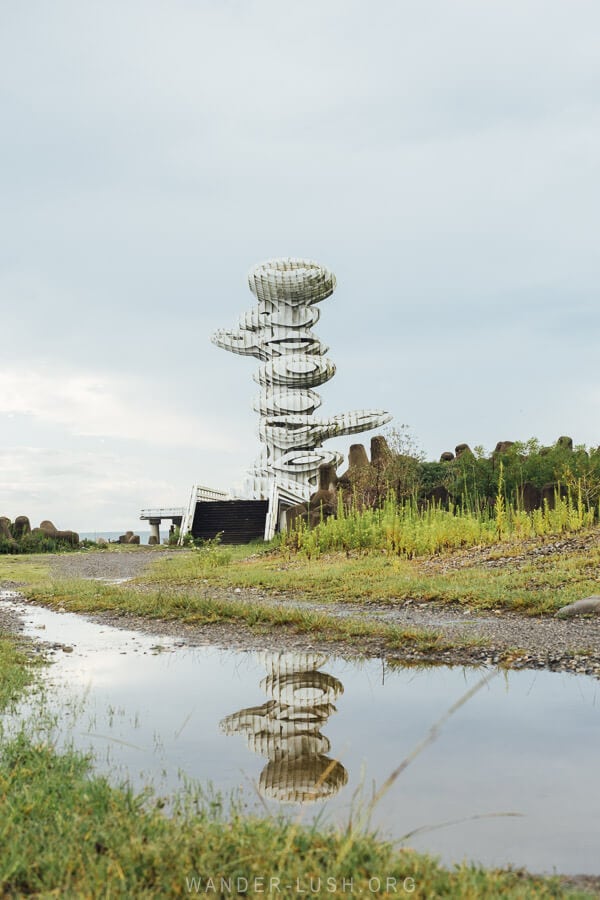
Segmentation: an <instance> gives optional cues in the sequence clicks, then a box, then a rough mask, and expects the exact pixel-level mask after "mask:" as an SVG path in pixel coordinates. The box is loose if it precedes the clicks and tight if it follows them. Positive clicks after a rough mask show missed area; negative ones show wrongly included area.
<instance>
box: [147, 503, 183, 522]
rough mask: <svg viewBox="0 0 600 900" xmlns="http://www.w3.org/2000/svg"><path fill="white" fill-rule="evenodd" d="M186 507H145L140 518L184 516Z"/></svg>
mask: <svg viewBox="0 0 600 900" xmlns="http://www.w3.org/2000/svg"><path fill="white" fill-rule="evenodd" d="M184 512H185V509H184V507H183V506H165V507H160V508H158V507H157V508H156V509H143V510H142V511H141V512H140V519H172V518H178V517H179V516H183V514H184Z"/></svg>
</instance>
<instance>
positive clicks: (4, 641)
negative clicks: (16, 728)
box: [0, 631, 33, 711]
mask: <svg viewBox="0 0 600 900" xmlns="http://www.w3.org/2000/svg"><path fill="white" fill-rule="evenodd" d="M32 681H33V672H32V662H31V659H30V658H29V656H28V655H27V653H26V651H25V649H24V647H23V645H22V644H21V643H20V642H18V641H16V640H15V639H14V638H12V637H9V636H8V635H4V634H2V632H1V631H0V711H2V710H3V709H6V707H7V706H9V705H10V704H11V703H13V702H14V701H15V700H16V699H17V698H18V697H19V696H20V695H21V694H22V693H23V691H24V690H25V688H26V687H27V686H28V685H29V684H31V682H32Z"/></svg>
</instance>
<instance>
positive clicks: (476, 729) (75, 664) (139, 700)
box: [0, 573, 600, 875]
mask: <svg viewBox="0 0 600 900" xmlns="http://www.w3.org/2000/svg"><path fill="white" fill-rule="evenodd" d="M113 575H114V573H113ZM115 577H116V576H115ZM0 608H2V610H3V612H4V614H5V615H7V614H10V615H12V616H15V615H19V616H20V617H21V618H22V621H23V623H24V633H25V634H26V635H27V636H29V637H31V638H34V639H36V640H38V641H44V642H45V644H46V646H47V647H49V648H50V656H51V658H53V659H54V661H55V664H54V665H53V666H51V667H50V668H49V670H48V672H47V674H46V676H45V677H46V679H47V683H48V686H49V692H48V701H47V704H48V706H47V712H48V714H49V715H50V717H52V715H53V714H55V715H56V718H57V723H58V724H57V725H56V728H57V731H58V734H59V736H60V741H63V742H66V741H69V740H74V741H75V743H76V745H77V746H79V747H81V748H85V749H87V748H89V747H91V748H92V749H93V750H94V752H95V754H96V757H97V767H98V768H99V769H101V770H106V771H108V772H110V773H111V775H112V777H113V778H115V779H116V780H118V779H119V778H122V777H128V778H130V779H131V780H132V781H133V782H134V783H135V784H136V785H137V786H141V785H142V784H145V783H148V782H151V783H153V784H154V786H155V788H156V789H157V790H158V791H159V793H160V792H164V793H165V795H168V794H169V793H170V792H171V791H172V790H173V788H176V787H180V786H181V784H182V783H183V780H185V778H192V779H198V780H199V781H200V782H201V783H202V784H203V785H206V784H207V783H208V782H211V783H212V785H213V786H214V789H215V790H217V791H221V792H223V793H224V794H225V795H228V794H229V793H231V792H238V791H240V790H241V791H242V794H243V798H244V801H245V803H246V804H247V806H248V807H249V808H250V809H251V810H253V811H257V812H262V813H265V812H266V813H268V814H271V815H273V814H276V813H278V812H285V813H286V814H291V815H294V816H296V815H300V816H301V817H302V821H305V822H310V821H311V820H312V819H313V818H314V817H315V816H319V817H320V818H321V821H325V822H330V821H331V822H338V823H346V822H347V821H348V820H349V818H350V817H352V818H353V820H354V821H356V819H357V817H360V814H361V811H362V812H364V811H365V810H366V809H367V807H368V805H369V801H370V799H371V798H372V796H373V793H374V791H376V790H377V789H378V788H379V787H380V786H381V785H382V783H383V782H384V781H385V779H386V778H387V776H388V775H389V774H390V772H391V771H392V770H393V769H394V768H395V767H396V766H397V765H398V764H399V763H400V762H401V761H402V760H403V759H405V758H406V757H407V756H408V755H409V754H410V753H411V751H412V750H413V749H414V748H415V747H417V746H418V745H419V743H420V742H422V741H423V739H424V738H426V737H427V735H428V734H429V732H430V730H431V728H432V726H434V725H435V723H436V722H439V721H440V720H441V719H442V718H443V717H444V716H445V714H446V713H447V711H448V709H449V708H450V707H451V706H452V705H453V704H455V703H456V702H457V701H459V700H460V699H461V698H462V697H464V696H465V694H466V692H467V691H468V690H469V689H471V688H474V687H476V686H477V685H478V684H479V683H480V682H481V679H482V677H483V678H484V679H487V680H485V681H484V682H483V683H482V684H481V685H480V687H479V690H477V691H476V692H475V693H474V695H473V696H472V697H471V698H470V699H469V700H468V702H466V703H465V704H464V705H463V706H461V707H460V708H458V709H457V711H456V712H455V713H454V714H453V715H452V716H451V717H450V718H449V719H448V720H447V721H446V722H445V723H444V724H443V726H442V727H441V729H440V733H439V735H438V737H437V739H435V740H433V741H431V742H430V743H428V744H427V745H426V746H425V747H424V749H423V751H422V752H421V753H420V754H419V755H417V757H416V758H415V760H414V762H412V763H411V765H410V766H409V767H408V768H407V769H406V771H405V772H404V773H403V774H402V776H401V778H399V779H398V781H396V783H395V784H393V785H392V787H391V788H390V789H389V790H388V791H387V792H385V793H384V795H383V796H382V798H381V799H380V800H379V801H378V802H377V804H376V805H375V807H374V809H373V810H372V811H371V816H370V820H371V824H372V825H374V826H375V827H377V828H378V829H379V830H380V831H382V832H383V833H385V834H387V835H388V836H391V837H393V838H395V839H401V838H403V836H406V837H405V840H406V842H407V843H408V844H409V845H411V846H413V847H415V849H418V850H427V851H430V852H433V853H436V854H440V855H441V856H442V858H443V859H444V860H445V861H446V862H451V861H456V860H459V859H461V858H464V857H466V858H468V859H473V860H477V861H479V862H482V863H484V864H486V865H505V864H508V863H512V864H514V865H517V866H526V867H527V868H529V869H530V870H532V871H539V872H542V871H543V872H552V871H553V870H555V871H561V872H564V873H580V874H582V873H587V874H589V875H597V874H598V873H599V860H598V853H597V835H598V832H599V829H600V800H599V799H598V798H599V797H600V772H599V770H598V766H597V747H598V744H599V741H600V702H599V701H600V685H599V684H598V681H597V680H596V679H594V678H590V677H587V676H573V675H568V674H564V673H562V674H554V673H550V672H537V673H534V672H510V673H506V672H500V673H499V672H498V671H497V670H496V669H495V668H493V667H490V668H487V669H484V670H479V671H477V670H474V669H472V668H467V669H463V668H457V667H455V668H449V667H437V668H434V669H421V670H414V669H406V668H393V667H390V666H388V665H386V664H385V663H384V662H383V661H381V660H364V661H357V660H352V659H348V658H346V659H345V658H343V657H340V656H336V655H329V656H328V655H326V654H321V653H318V652H313V651H306V650H305V651H303V652H296V653H280V652H272V651H271V652H268V651H267V652H262V653H257V652H248V651H235V650H231V649H229V650H223V649H220V648H217V647H214V646H210V645H208V644H207V645H206V646H197V645H196V646H190V645H188V644H187V643H186V642H184V641H183V640H181V639H179V640H178V639H174V638H173V637H169V636H166V635H163V636H161V637H158V638H157V637H156V636H148V635H143V634H141V633H140V632H137V631H131V630H126V629H122V628H113V627H111V626H109V625H108V624H106V623H98V622H97V621H95V622H92V621H89V620H87V619H86V617H82V616H77V615H74V614H70V613H57V612H51V611H49V610H46V609H43V608H41V607H36V606H33V605H32V604H23V603H21V602H19V600H18V598H17V597H15V596H14V595H12V596H6V595H4V597H3V599H2V602H1V603H0ZM30 711H31V708H30ZM27 712H28V709H27V707H25V708H24V709H23V710H22V714H23V715H26V714H27ZM37 718H38V719H39V716H38V717H37ZM60 741H59V744H60Z"/></svg>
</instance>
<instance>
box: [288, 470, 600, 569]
mask: <svg viewBox="0 0 600 900" xmlns="http://www.w3.org/2000/svg"><path fill="white" fill-rule="evenodd" d="M595 518H596V510H595V509H594V508H593V507H589V506H587V505H586V504H584V502H583V500H582V496H581V490H580V491H579V493H578V494H577V495H576V496H572V495H571V493H569V494H568V495H567V496H566V497H561V496H560V495H559V493H558V489H557V493H556V495H555V497H554V502H553V505H552V506H550V505H549V504H548V502H545V503H544V506H543V508H541V509H535V510H533V511H532V512H526V511H525V510H524V509H522V508H520V507H519V506H518V505H516V504H508V503H507V502H506V499H505V497H504V494H503V493H502V466H501V467H500V481H499V486H498V494H497V496H496V498H495V504H494V506H493V507H492V508H489V507H488V506H485V507H484V508H470V507H458V506H452V507H450V508H449V509H446V508H444V507H443V506H441V505H440V504H436V503H435V502H431V503H428V504H427V505H425V506H419V505H418V504H417V503H416V501H414V500H406V501H403V502H400V501H398V500H396V498H395V497H394V496H393V495H390V496H389V497H388V499H387V500H386V501H385V502H384V504H383V505H382V506H381V507H380V508H368V507H367V508H362V507H361V506H360V505H359V504H357V503H356V502H355V503H354V504H353V505H352V507H351V508H350V509H349V510H347V509H345V508H344V503H343V502H342V498H341V496H340V499H339V502H338V511H337V516H331V517H329V518H327V519H325V520H323V521H321V522H320V523H319V524H318V525H316V526H315V527H314V528H306V527H303V525H302V521H300V523H299V528H298V529H297V530H294V531H291V532H288V533H286V534H284V535H283V536H282V547H283V548H286V549H288V550H292V551H300V552H302V553H304V554H305V555H306V556H307V557H309V558H312V557H315V556H318V555H319V554H321V553H330V552H334V551H337V550H371V551H385V552H386V553H389V554H396V555H398V556H403V557H409V558H412V557H415V556H424V555H428V554H432V553H440V552H444V551H447V550H454V549H458V548H461V547H473V546H481V545H490V544H493V543H496V542H497V541H498V540H502V539H504V538H507V537H514V538H517V539H519V540H523V539H528V538H532V537H542V536H545V535H551V534H563V533H566V532H575V531H581V530H582V529H584V528H588V527H590V526H592V525H593V524H594V521H595Z"/></svg>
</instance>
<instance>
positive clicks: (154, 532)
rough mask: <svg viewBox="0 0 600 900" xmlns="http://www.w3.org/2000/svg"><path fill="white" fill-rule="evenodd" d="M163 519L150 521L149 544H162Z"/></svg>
mask: <svg viewBox="0 0 600 900" xmlns="http://www.w3.org/2000/svg"><path fill="white" fill-rule="evenodd" d="M161 521H162V519H149V520H148V522H149V525H150V537H149V538H148V543H149V544H160V523H161Z"/></svg>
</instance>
